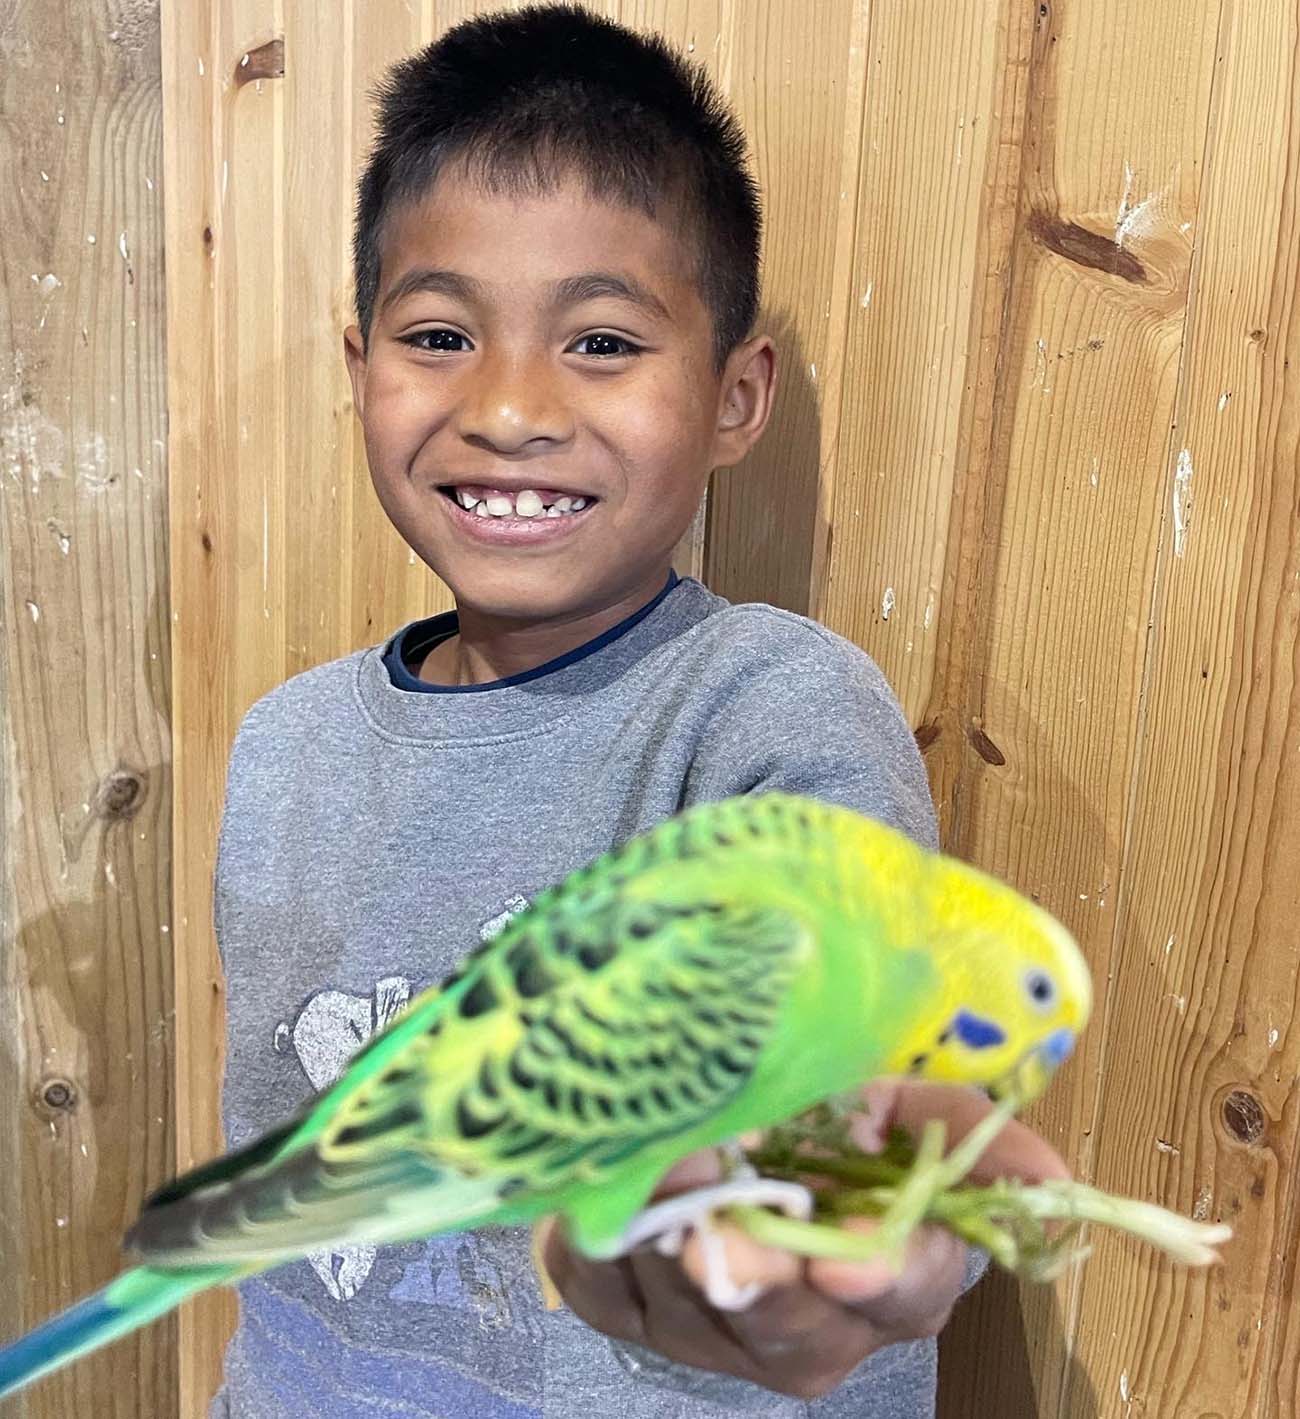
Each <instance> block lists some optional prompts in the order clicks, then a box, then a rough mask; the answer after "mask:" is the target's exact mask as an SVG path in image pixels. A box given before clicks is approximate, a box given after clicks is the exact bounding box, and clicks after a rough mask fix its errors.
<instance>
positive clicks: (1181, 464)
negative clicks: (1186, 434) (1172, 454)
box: [1174, 448, 1192, 557]
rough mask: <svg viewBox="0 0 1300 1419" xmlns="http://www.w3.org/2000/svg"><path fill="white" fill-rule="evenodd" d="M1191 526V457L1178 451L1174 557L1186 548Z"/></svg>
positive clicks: (1175, 487)
mask: <svg viewBox="0 0 1300 1419" xmlns="http://www.w3.org/2000/svg"><path fill="white" fill-rule="evenodd" d="M1191 524H1192V455H1191V453H1190V451H1189V450H1188V449H1185V448H1184V449H1180V450H1179V453H1178V467H1177V468H1176V469H1175V471H1174V556H1175V557H1181V556H1182V555H1183V552H1184V551H1185V550H1186V547H1187V532H1188V529H1189V528H1190V527H1191Z"/></svg>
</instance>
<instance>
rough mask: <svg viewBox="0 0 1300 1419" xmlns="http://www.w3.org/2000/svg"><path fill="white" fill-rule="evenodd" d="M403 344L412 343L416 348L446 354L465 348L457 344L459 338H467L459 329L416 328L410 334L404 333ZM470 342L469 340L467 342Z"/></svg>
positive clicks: (456, 352)
mask: <svg viewBox="0 0 1300 1419" xmlns="http://www.w3.org/2000/svg"><path fill="white" fill-rule="evenodd" d="M401 338H402V344H403V345H410V346H411V348H412V349H415V350H430V351H436V352H438V353H445V354H459V353H460V352H461V350H462V349H463V348H464V346H462V345H457V344H456V343H455V342H456V341H457V340H462V341H463V340H465V337H464V336H463V335H462V334H461V333H460V331H459V330H441V329H440V330H415V331H412V333H411V334H410V335H403V336H402V337H401ZM467 343H468V342H467Z"/></svg>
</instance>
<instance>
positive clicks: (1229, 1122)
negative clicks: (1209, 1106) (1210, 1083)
mask: <svg viewBox="0 0 1300 1419" xmlns="http://www.w3.org/2000/svg"><path fill="white" fill-rule="evenodd" d="M1223 1126H1224V1127H1225V1128H1226V1129H1227V1130H1228V1132H1229V1133H1230V1134H1231V1135H1232V1137H1233V1138H1235V1139H1236V1140H1237V1142H1238V1143H1245V1144H1246V1145H1247V1146H1248V1147H1251V1146H1253V1145H1254V1144H1256V1143H1258V1142H1259V1140H1260V1139H1261V1138H1263V1136H1264V1130H1265V1128H1266V1127H1267V1126H1268V1118H1267V1116H1266V1115H1265V1113H1264V1108H1263V1105H1262V1104H1261V1103H1260V1102H1259V1100H1258V1099H1257V1098H1256V1097H1255V1096H1254V1094H1248V1093H1247V1092H1246V1091H1245V1090H1244V1089H1234V1090H1233V1091H1232V1093H1230V1094H1229V1095H1228V1097H1227V1098H1226V1099H1224V1101H1223Z"/></svg>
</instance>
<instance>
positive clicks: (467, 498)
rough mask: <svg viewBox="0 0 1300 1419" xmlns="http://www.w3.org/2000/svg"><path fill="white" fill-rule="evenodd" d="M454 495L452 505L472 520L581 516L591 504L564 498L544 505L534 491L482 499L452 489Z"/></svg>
mask: <svg viewBox="0 0 1300 1419" xmlns="http://www.w3.org/2000/svg"><path fill="white" fill-rule="evenodd" d="M454 495H455V499H456V502H457V503H459V504H460V506H461V507H462V508H464V509H465V511H466V512H472V513H474V515H475V516H476V517H527V518H533V517H563V516H565V514H566V513H571V512H581V511H582V509H583V508H585V507H586V506H587V504H588V503H589V502H590V501H591V499H589V498H585V497H573V496H571V495H568V494H566V495H565V496H563V497H558V498H556V499H555V501H554V502H552V503H551V504H549V505H547V504H546V503H545V502H543V501H542V495H541V493H539V492H538V491H537V490H536V489H535V488H524V489H523V490H522V492H520V493H518V494H517V495H512V494H510V493H502V492H489V493H488V494H487V496H486V497H480V496H479V495H478V494H477V493H471V492H469V491H468V489H466V488H456V489H454Z"/></svg>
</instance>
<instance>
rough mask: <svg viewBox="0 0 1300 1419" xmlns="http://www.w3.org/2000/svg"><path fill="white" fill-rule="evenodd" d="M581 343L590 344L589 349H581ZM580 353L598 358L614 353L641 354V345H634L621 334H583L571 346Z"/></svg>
mask: <svg viewBox="0 0 1300 1419" xmlns="http://www.w3.org/2000/svg"><path fill="white" fill-rule="evenodd" d="M579 345H590V346H591V347H592V348H591V349H588V350H579V349H578V346H579ZM570 349H573V350H576V351H577V353H578V354H580V355H583V354H586V355H595V356H597V357H598V358H605V359H609V358H610V357H611V356H613V355H639V354H640V353H641V347H640V346H639V345H634V344H632V342H631V341H630V340H624V339H623V337H622V336H621V335H604V334H596V335H583V336H582V337H581V338H580V339H577V340H575V341H574V342H573V344H572V345H571V346H570Z"/></svg>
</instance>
